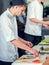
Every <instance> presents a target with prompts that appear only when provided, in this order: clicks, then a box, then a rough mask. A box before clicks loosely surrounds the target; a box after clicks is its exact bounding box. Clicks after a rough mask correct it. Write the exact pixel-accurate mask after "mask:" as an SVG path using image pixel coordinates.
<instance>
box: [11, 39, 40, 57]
mask: <svg viewBox="0 0 49 65" xmlns="http://www.w3.org/2000/svg"><path fill="white" fill-rule="evenodd" d="M11 43H12V44H14V45H15V46H17V47H18V48H21V49H23V50H26V51H29V52H30V53H32V54H34V55H35V56H38V55H39V54H38V52H37V51H36V50H35V49H33V48H30V47H29V46H27V45H26V44H24V43H23V42H21V41H20V40H19V39H14V40H12V41H11Z"/></svg>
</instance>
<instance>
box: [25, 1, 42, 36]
mask: <svg viewBox="0 0 49 65" xmlns="http://www.w3.org/2000/svg"><path fill="white" fill-rule="evenodd" d="M31 18H36V19H38V20H43V6H42V4H41V3H39V2H38V0H34V1H32V2H31V3H30V4H28V9H27V21H26V25H25V31H24V32H25V33H27V34H30V35H35V36H41V29H42V25H41V24H38V23H34V22H31V21H30V20H29V19H31Z"/></svg>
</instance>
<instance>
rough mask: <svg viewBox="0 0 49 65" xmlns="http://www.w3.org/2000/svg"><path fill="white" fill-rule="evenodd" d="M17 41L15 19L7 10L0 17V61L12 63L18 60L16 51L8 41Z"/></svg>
mask: <svg viewBox="0 0 49 65" xmlns="http://www.w3.org/2000/svg"><path fill="white" fill-rule="evenodd" d="M14 39H18V31H17V22H16V17H13V16H12V14H11V13H10V12H9V9H7V10H6V11H5V12H4V13H3V14H2V15H1V16H0V60H1V61H6V62H13V61H15V60H16V58H18V49H17V47H15V46H14V45H13V44H12V43H11V42H10V41H12V40H14Z"/></svg>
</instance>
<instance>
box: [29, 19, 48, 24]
mask: <svg viewBox="0 0 49 65" xmlns="http://www.w3.org/2000/svg"><path fill="white" fill-rule="evenodd" d="M30 21H31V22H34V23H39V24H42V25H44V24H45V25H49V21H41V20H38V19H36V18H30Z"/></svg>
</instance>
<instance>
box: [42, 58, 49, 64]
mask: <svg viewBox="0 0 49 65" xmlns="http://www.w3.org/2000/svg"><path fill="white" fill-rule="evenodd" d="M42 65H49V57H47V59H46V60H45V61H44V63H43V64H42Z"/></svg>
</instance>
